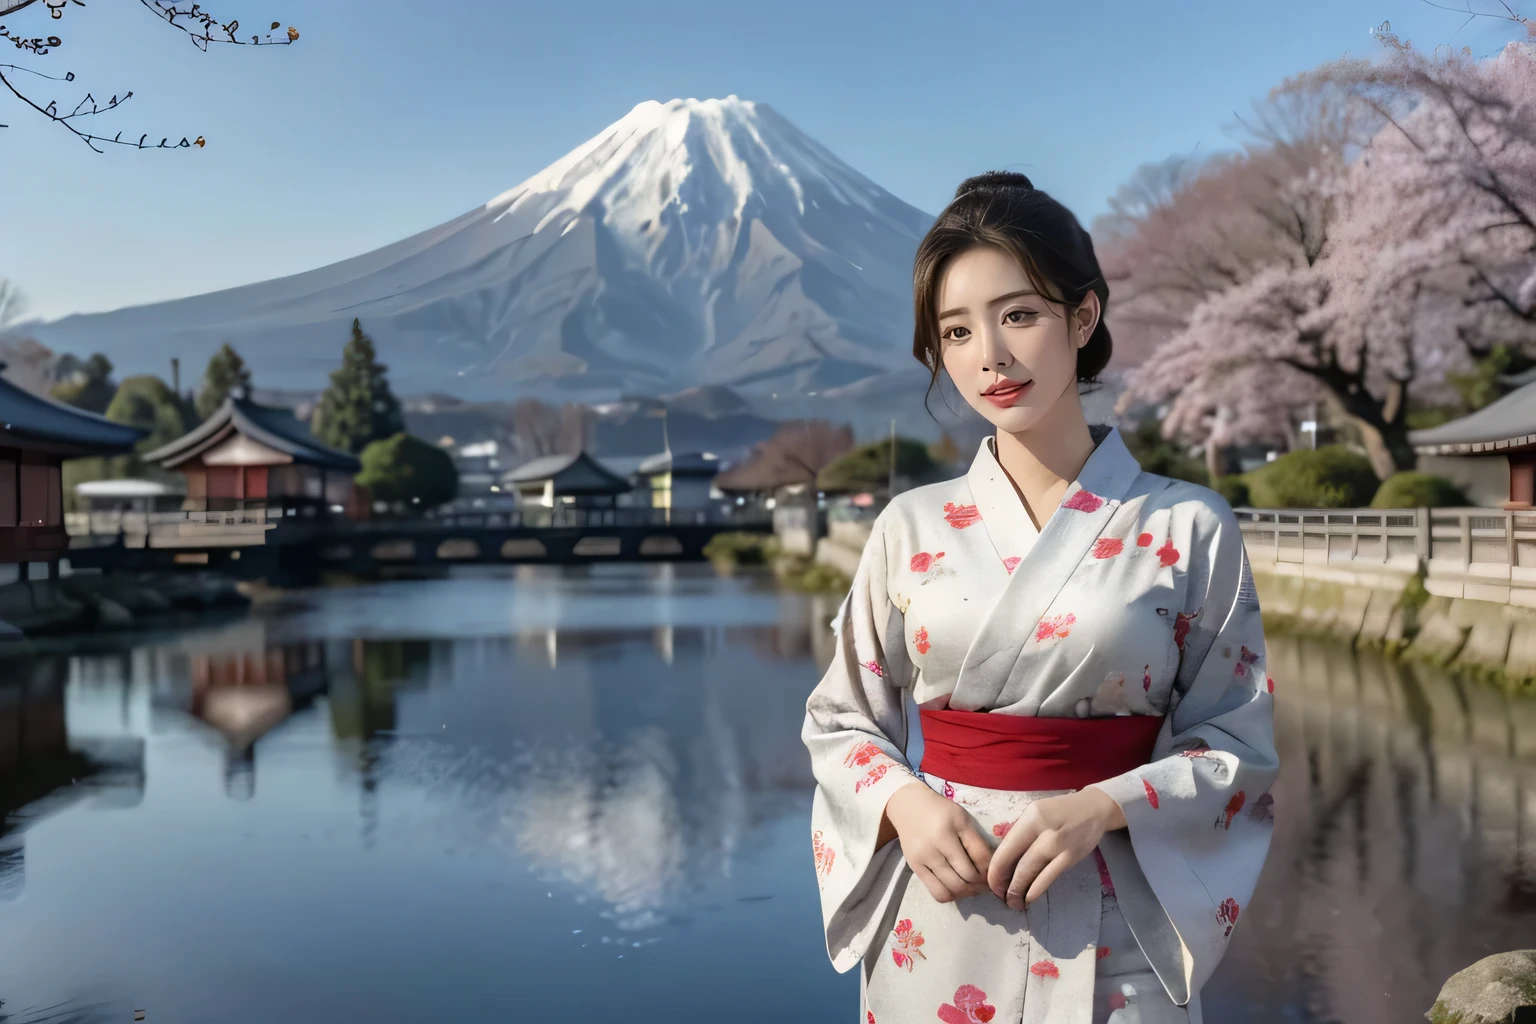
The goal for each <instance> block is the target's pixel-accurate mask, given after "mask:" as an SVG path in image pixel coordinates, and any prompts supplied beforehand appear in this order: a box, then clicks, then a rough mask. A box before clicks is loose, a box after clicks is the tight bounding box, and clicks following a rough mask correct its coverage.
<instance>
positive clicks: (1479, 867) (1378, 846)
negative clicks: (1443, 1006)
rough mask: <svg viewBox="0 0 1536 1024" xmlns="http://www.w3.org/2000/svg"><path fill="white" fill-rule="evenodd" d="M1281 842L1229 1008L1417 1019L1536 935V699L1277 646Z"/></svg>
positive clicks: (1368, 658)
mask: <svg viewBox="0 0 1536 1024" xmlns="http://www.w3.org/2000/svg"><path fill="white" fill-rule="evenodd" d="M1270 658H1271V670H1272V674H1273V676H1274V678H1275V681H1276V687H1277V689H1276V702H1277V703H1276V708H1277V714H1276V740H1277V743H1278V745H1279V748H1280V755H1281V760H1282V771H1281V778H1280V781H1279V783H1278V784H1277V786H1276V788H1275V799H1276V833H1275V846H1274V851H1273V853H1272V854H1271V857H1270V860H1269V863H1268V865H1267V866H1266V870H1265V874H1264V877H1263V879H1262V880H1261V883H1260V892H1259V894H1258V895H1257V896H1255V898H1254V902H1253V907H1254V910H1253V916H1252V917H1251V918H1249V919H1245V922H1244V923H1245V926H1246V927H1245V929H1244V930H1240V931H1239V932H1238V933H1237V934H1236V935H1234V938H1233V945H1232V949H1231V951H1230V952H1229V953H1228V960H1227V963H1226V965H1224V967H1223V969H1222V971H1221V973H1220V974H1219V975H1218V977H1217V978H1216V979H1215V981H1214V982H1213V984H1212V987H1211V989H1210V993H1211V995H1210V1002H1211V1004H1212V1006H1213V1007H1221V1008H1222V1011H1223V1013H1224V1014H1225V1015H1224V1016H1222V1017H1220V1018H1218V1019H1222V1020H1227V1019H1233V1020H1238V1019H1241V1020H1252V1021H1265V1022H1269V1021H1274V1022H1279V1021H1293V1020H1309V1021H1348V1022H1351V1024H1377V1022H1380V1024H1388V1022H1394V1024H1395V1022H1398V1021H1405V1020H1410V1019H1415V1018H1418V1017H1419V1016H1420V1015H1421V1014H1423V1012H1424V1011H1425V1010H1426V1009H1427V1008H1428V1007H1429V1005H1430V1003H1432V1002H1433V1000H1434V996H1435V994H1436V992H1437V991H1438V989H1439V986H1440V984H1441V982H1443V981H1444V980H1445V978H1447V977H1449V976H1450V975H1451V974H1452V973H1454V972H1455V971H1457V970H1460V969H1461V968H1462V967H1464V966H1466V965H1467V964H1469V963H1471V962H1472V961H1474V960H1477V959H1479V958H1481V957H1483V956H1486V955H1488V954H1491V953H1495V952H1502V951H1504V950H1509V949H1519V948H1524V947H1528V946H1529V945H1530V944H1531V937H1532V935H1536V899H1533V896H1536V701H1532V700H1530V699H1510V698H1507V697H1506V696H1504V695H1503V694H1502V693H1501V692H1499V691H1498V690H1496V689H1494V688H1493V687H1490V686H1487V685H1484V684H1481V683H1476V682H1470V681H1466V680H1458V679H1455V678H1452V677H1450V676H1449V675H1447V674H1446V673H1444V672H1441V671H1438V670H1435V669H1431V668H1426V667H1424V666H1417V665H1403V664H1400V663H1397V662H1391V661H1387V660H1385V659H1382V658H1380V657H1379V656H1375V655H1373V654H1370V653H1368V652H1354V651H1351V650H1349V649H1347V648H1344V647H1340V646H1336V645H1331V644H1326V643H1318V642H1310V641H1297V640H1293V639H1289V638H1275V639H1273V640H1272V641H1271V653H1270Z"/></svg>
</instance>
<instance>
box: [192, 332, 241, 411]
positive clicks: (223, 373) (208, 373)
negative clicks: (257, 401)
mask: <svg viewBox="0 0 1536 1024" xmlns="http://www.w3.org/2000/svg"><path fill="white" fill-rule="evenodd" d="M250 386H251V368H250V367H248V366H246V365H245V360H244V359H241V358H240V353H238V352H236V351H235V350H234V349H233V348H232V347H230V344H229V342H227V341H226V342H225V343H224V344H223V345H222V346H220V348H219V350H218V351H217V352H215V353H214V354H213V358H212V359H210V360H208V369H207V370H205V371H204V372H203V382H202V384H201V386H199V387H198V389H197V418H198V420H199V421H202V420H206V419H207V418H208V417H209V416H212V415H213V414H214V413H215V412H217V411H218V408H219V406H221V405H223V404H224V399H226V398H228V397H229V393H230V392H231V391H233V390H234V389H235V388H236V387H247V388H248V387H250Z"/></svg>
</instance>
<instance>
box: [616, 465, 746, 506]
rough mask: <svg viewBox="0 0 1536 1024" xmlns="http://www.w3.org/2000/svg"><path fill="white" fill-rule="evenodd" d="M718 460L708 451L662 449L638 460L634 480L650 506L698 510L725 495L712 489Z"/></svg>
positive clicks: (717, 470) (718, 470)
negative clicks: (638, 465) (660, 451)
mask: <svg viewBox="0 0 1536 1024" xmlns="http://www.w3.org/2000/svg"><path fill="white" fill-rule="evenodd" d="M719 474H720V459H719V457H718V456H716V455H714V454H712V453H710V452H662V453H661V454H660V455H653V456H651V457H650V458H648V459H646V460H645V461H644V462H642V463H640V467H639V468H638V469H637V470H636V471H635V483H636V484H637V486H638V487H640V488H641V489H642V490H643V491H644V492H646V495H647V497H648V498H649V501H648V502H647V504H648V505H650V507H651V508H663V509H675V510H678V511H688V512H697V511H703V510H704V509H707V508H709V506H710V504H711V503H712V502H714V501H716V500H721V499H723V498H724V497H725V495H724V494H723V493H722V492H721V491H719V490H718V489H716V488H715V486H714V480H715V477H716V476H718V475H719Z"/></svg>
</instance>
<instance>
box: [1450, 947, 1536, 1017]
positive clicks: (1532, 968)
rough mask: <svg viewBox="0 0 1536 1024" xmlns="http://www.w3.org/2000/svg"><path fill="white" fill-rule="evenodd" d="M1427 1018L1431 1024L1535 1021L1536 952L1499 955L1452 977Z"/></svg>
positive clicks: (1521, 950) (1521, 951)
mask: <svg viewBox="0 0 1536 1024" xmlns="http://www.w3.org/2000/svg"><path fill="white" fill-rule="evenodd" d="M1424 1016H1425V1017H1427V1018H1428V1019H1429V1020H1430V1022H1431V1024H1524V1022H1526V1021H1536V949H1520V950H1516V951H1514V952H1512V953H1497V954H1495V955H1493V956H1490V957H1485V958H1483V959H1482V960H1479V961H1478V962H1477V963H1475V964H1473V965H1472V966H1471V967H1468V968H1466V969H1465V970H1463V971H1458V972H1457V973H1456V974H1453V975H1451V979H1450V980H1449V981H1447V982H1446V983H1445V985H1444V987H1443V988H1441V989H1440V998H1438V999H1436V1000H1435V1005H1434V1007H1433V1008H1431V1009H1430V1011H1429V1012H1428V1013H1426V1014H1425V1015H1424Z"/></svg>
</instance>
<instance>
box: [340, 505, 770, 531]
mask: <svg viewBox="0 0 1536 1024" xmlns="http://www.w3.org/2000/svg"><path fill="white" fill-rule="evenodd" d="M770 523H771V521H770V520H769V519H768V517H767V516H766V515H764V514H762V513H756V512H751V511H746V510H743V511H742V512H736V511H729V512H721V511H719V510H715V509H665V508H592V509H587V508H524V509H515V510H512V511H507V512H473V513H460V514H455V515H443V516H430V517H423V518H421V519H371V520H367V521H364V522H359V523H353V524H351V527H350V528H351V529H353V530H356V531H357V532H359V533H402V532H415V531H419V532H422V533H441V532H443V531H445V530H455V529H519V528H529V529H545V530H547V529H566V528H573V529H601V528H604V527H625V526H728V525H732V524H736V525H740V526H741V527H742V528H743V529H767V528H768V527H769V526H770Z"/></svg>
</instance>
